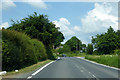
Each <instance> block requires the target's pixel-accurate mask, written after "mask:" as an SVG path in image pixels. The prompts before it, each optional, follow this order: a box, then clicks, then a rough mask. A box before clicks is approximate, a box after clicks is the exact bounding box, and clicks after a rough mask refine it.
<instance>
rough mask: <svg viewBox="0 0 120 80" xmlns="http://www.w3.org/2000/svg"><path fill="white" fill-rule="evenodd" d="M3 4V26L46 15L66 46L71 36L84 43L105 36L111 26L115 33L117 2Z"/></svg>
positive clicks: (116, 27)
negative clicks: (37, 15)
mask: <svg viewBox="0 0 120 80" xmlns="http://www.w3.org/2000/svg"><path fill="white" fill-rule="evenodd" d="M7 1H8V2H2V7H0V11H2V24H0V25H1V26H4V27H5V28H7V27H9V26H10V25H11V24H12V23H11V19H13V20H14V21H16V20H20V19H22V18H25V17H27V15H30V14H33V13H34V12H37V13H38V14H46V15H48V18H49V20H50V21H52V22H53V23H54V24H56V27H60V31H61V32H62V33H63V34H64V36H65V40H64V42H63V43H65V42H66V41H67V40H68V39H70V38H71V37H72V36H77V37H78V38H79V39H80V40H81V41H82V42H83V43H85V44H87V43H90V42H91V36H95V35H96V34H100V33H104V32H106V30H107V29H108V28H109V26H112V27H113V28H114V30H117V29H118V3H117V2H114V3H113V2H109V3H108V2H98V3H97V2H43V1H41V0H36V1H38V2H32V1H33V0H31V2H25V1H26V0H22V1H23V2H13V1H11V0H7Z"/></svg>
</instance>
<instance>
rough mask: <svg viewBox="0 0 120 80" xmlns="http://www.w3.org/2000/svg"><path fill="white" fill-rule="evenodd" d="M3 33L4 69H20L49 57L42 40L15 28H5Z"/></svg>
mask: <svg viewBox="0 0 120 80" xmlns="http://www.w3.org/2000/svg"><path fill="white" fill-rule="evenodd" d="M2 35H3V36H2V39H3V40H2V64H3V66H2V69H3V70H8V71H9V70H15V69H20V68H22V67H25V66H29V65H31V64H34V63H37V62H38V61H40V60H45V59H46V58H47V55H46V50H45V48H44V45H43V44H42V42H40V41H38V40H35V39H31V38H30V37H28V36H27V35H25V34H23V33H20V32H16V31H14V30H13V31H11V30H4V29H3V30H2Z"/></svg>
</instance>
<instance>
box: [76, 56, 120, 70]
mask: <svg viewBox="0 0 120 80" xmlns="http://www.w3.org/2000/svg"><path fill="white" fill-rule="evenodd" d="M76 58H79V59H82V60H85V61H87V62H91V63H94V64H97V65H100V66H104V67H107V68H111V69H115V70H120V69H119V68H115V67H111V66H107V65H104V64H100V63H97V62H94V61H90V60H87V59H83V58H81V57H76Z"/></svg>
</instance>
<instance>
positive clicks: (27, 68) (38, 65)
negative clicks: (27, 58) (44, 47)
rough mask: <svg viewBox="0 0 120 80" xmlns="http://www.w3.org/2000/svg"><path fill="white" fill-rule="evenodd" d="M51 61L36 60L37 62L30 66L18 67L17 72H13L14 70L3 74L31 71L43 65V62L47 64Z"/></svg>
mask: <svg viewBox="0 0 120 80" xmlns="http://www.w3.org/2000/svg"><path fill="white" fill-rule="evenodd" d="M51 61H52V60H45V61H41V62H38V63H36V64H33V65H31V66H28V67H25V68H23V69H20V70H19V71H18V72H15V71H11V72H7V74H5V75H4V76H9V75H15V74H20V73H24V72H31V71H34V70H35V69H37V68H39V67H42V66H44V65H45V64H47V63H49V62H51Z"/></svg>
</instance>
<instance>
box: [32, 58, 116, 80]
mask: <svg viewBox="0 0 120 80" xmlns="http://www.w3.org/2000/svg"><path fill="white" fill-rule="evenodd" d="M32 78H95V79H97V80H101V79H102V78H105V79H107V78H112V79H113V80H118V79H115V78H118V70H115V69H111V68H107V67H104V66H100V65H96V64H94V63H90V62H88V61H85V60H82V59H79V58H75V57H63V58H61V60H57V61H55V62H53V63H52V64H50V65H48V66H47V67H45V68H44V69H43V70H41V71H40V72H38V73H37V74H36V75H34V76H32ZM108 80H109V79H108Z"/></svg>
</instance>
